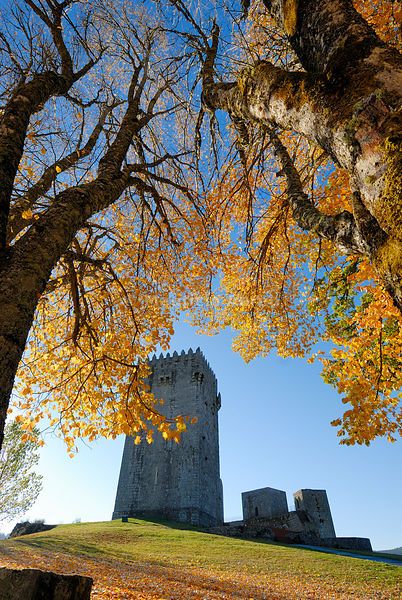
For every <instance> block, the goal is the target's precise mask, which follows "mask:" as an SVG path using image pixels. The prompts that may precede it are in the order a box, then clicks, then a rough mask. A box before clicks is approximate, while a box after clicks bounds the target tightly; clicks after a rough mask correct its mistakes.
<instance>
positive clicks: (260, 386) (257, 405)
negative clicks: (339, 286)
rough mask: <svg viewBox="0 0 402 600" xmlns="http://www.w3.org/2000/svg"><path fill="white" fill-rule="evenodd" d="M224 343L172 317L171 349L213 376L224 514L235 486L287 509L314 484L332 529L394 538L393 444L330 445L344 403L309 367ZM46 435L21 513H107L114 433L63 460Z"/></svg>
mask: <svg viewBox="0 0 402 600" xmlns="http://www.w3.org/2000/svg"><path fill="white" fill-rule="evenodd" d="M230 344H231V336H230V333H229V332H224V333H222V334H220V335H217V336H213V337H206V336H198V335H196V333H195V330H194V329H193V328H191V327H190V326H189V325H186V324H180V326H179V327H178V328H177V332H176V334H175V336H174V338H173V341H172V345H171V348H172V350H177V351H180V350H182V349H185V350H187V349H188V348H189V347H190V346H191V347H192V348H193V349H195V348H196V347H197V346H200V347H201V349H202V351H203V352H204V354H205V356H206V358H207V359H208V361H209V362H210V365H211V367H212V369H213V371H214V372H215V374H216V376H217V378H218V386H219V390H220V392H221V394H222V408H221V411H220V457H221V477H222V480H223V488H224V499H225V519H226V520H234V519H238V518H241V499H240V494H241V492H242V491H246V490H251V489H256V488H260V487H266V486H269V487H274V488H278V489H281V490H285V491H286V492H287V495H288V503H289V505H290V507H291V508H293V499H292V494H293V492H295V491H296V490H298V489H300V488H320V489H323V488H324V489H326V490H327V493H328V498H329V502H330V505H331V509H332V515H333V519H334V524H335V529H336V533H337V535H339V536H362V537H370V538H371V541H372V544H373V548H374V549H378V550H383V549H388V548H393V547H396V546H401V545H402V519H401V518H400V508H399V507H400V498H401V497H402V478H401V464H402V443H401V442H397V443H395V444H390V443H388V442H385V441H382V440H378V441H376V442H374V443H373V444H372V445H371V446H370V447H358V446H356V447H343V446H340V445H339V442H338V438H337V436H336V430H335V429H334V428H333V427H331V426H330V425H329V422H330V420H331V419H333V418H335V417H336V416H338V415H340V414H341V412H342V409H344V406H343V405H342V403H341V400H340V398H339V396H338V395H337V394H336V392H335V391H334V390H333V389H332V388H330V387H329V386H327V385H325V384H324V383H323V382H322V380H321V378H320V376H319V366H318V365H317V366H315V365H307V364H306V363H305V362H304V361H301V360H293V359H292V360H291V359H288V360H284V359H279V358H276V357H269V358H264V359H262V358H261V359H256V360H254V361H253V362H252V363H250V364H248V365H246V364H245V363H244V361H243V360H242V359H241V357H240V356H239V355H237V354H235V353H234V352H232V350H231V347H230ZM46 442H47V444H46V447H45V448H43V449H42V452H41V461H40V465H39V469H38V470H39V471H40V472H41V473H42V475H44V488H43V491H42V493H41V495H40V497H39V498H38V500H37V502H36V504H35V505H34V506H33V507H32V508H31V510H30V511H29V513H27V515H26V516H27V517H29V518H30V519H41V518H42V519H45V520H46V522H48V523H69V522H71V521H73V520H74V519H78V518H79V519H81V520H82V521H98V520H108V519H110V518H111V514H112V511H113V506H114V498H115V494H116V487H117V479H118V475H119V469H120V461H121V455H122V450H123V442H124V439H123V437H120V438H119V439H117V440H115V441H109V440H99V441H98V442H96V443H94V444H92V445H91V446H84V445H81V450H80V452H79V454H78V455H77V456H76V457H75V458H73V459H70V458H68V457H67V454H66V451H65V448H64V445H63V443H62V442H61V441H60V440H57V439H55V438H54V437H48V438H47V440H46ZM19 520H21V519H19ZM11 526H12V524H10V525H7V524H3V525H1V529H2V530H3V531H6V532H9V531H10V529H11Z"/></svg>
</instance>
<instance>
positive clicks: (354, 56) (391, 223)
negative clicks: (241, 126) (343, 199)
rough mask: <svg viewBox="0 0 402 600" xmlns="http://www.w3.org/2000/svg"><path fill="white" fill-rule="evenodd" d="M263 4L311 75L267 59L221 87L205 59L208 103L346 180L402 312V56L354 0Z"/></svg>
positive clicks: (358, 217) (280, 0)
mask: <svg viewBox="0 0 402 600" xmlns="http://www.w3.org/2000/svg"><path fill="white" fill-rule="evenodd" d="M265 3H266V5H267V6H268V8H269V9H270V10H271V12H272V13H273V15H274V16H275V18H276V20H277V22H278V24H279V25H281V26H282V27H283V29H284V30H285V32H286V33H287V35H288V37H289V40H290V43H291V44H292V46H293V49H294V50H295V52H296V54H297V56H298V57H299V60H300V62H301V63H302V65H303V67H304V68H305V70H306V72H305V73H300V72H297V73H296V72H287V71H285V70H283V69H280V68H277V67H275V66H273V65H272V64H270V63H268V62H265V61H261V62H260V63H258V64H256V65H255V66H254V68H251V69H250V68H247V69H245V70H244V71H243V72H242V73H241V74H240V76H239V78H238V80H237V81H236V82H233V83H225V84H219V83H218V84H215V83H214V81H213V77H212V66H213V63H212V64H211V61H210V64H209V65H208V60H207V61H206V68H204V73H203V75H204V77H203V80H204V102H205V103H206V105H207V106H208V107H209V108H211V109H213V110H215V109H223V110H226V111H227V112H228V113H229V114H230V115H231V116H232V117H233V118H234V119H240V120H243V121H253V122H259V123H262V124H264V125H267V126H272V124H276V125H278V126H280V127H281V128H283V129H291V130H293V131H295V132H298V133H301V134H303V135H305V136H306V137H307V138H308V139H310V140H312V141H313V142H314V143H315V144H317V145H319V146H321V147H322V148H323V149H324V150H325V151H326V152H327V153H328V154H329V155H330V156H331V157H332V158H333V160H334V161H335V162H336V163H337V164H339V165H340V166H341V167H343V168H345V169H346V170H347V171H348V172H349V173H350V175H351V181H352V185H353V186H354V188H355V190H357V192H358V193H359V197H360V200H361V203H362V206H363V209H364V210H362V211H357V212H355V214H354V219H355V221H356V226H357V228H358V229H359V230H360V231H361V232H365V235H366V243H367V247H368V248H369V252H368V254H369V257H370V259H371V261H372V263H373V264H374V266H375V268H376V269H377V272H378V274H379V276H380V277H381V279H382V281H383V283H384V285H385V286H386V288H387V289H388V291H389V293H390V294H391V296H392V298H393V300H394V302H395V304H396V305H397V306H398V308H399V309H400V310H401V311H402V195H401V189H402V175H401V170H402V169H401V167H402V164H401V160H402V159H401V156H402V147H401V145H402V119H401V113H400V106H401V93H402V61H401V57H400V55H399V54H398V52H397V51H396V50H394V49H392V48H388V47H387V46H385V45H384V43H383V42H382V41H381V40H379V39H378V38H377V36H376V35H375V33H374V32H373V30H372V29H371V28H370V27H369V26H368V25H367V23H366V22H365V21H364V20H363V19H362V17H361V16H360V15H359V14H358V13H357V12H356V11H355V10H354V9H353V6H352V3H351V2H350V1H349V0H299V1H297V0H286V1H285V0H274V1H272V2H271V1H268V0H266V2H265ZM211 48H212V47H211ZM209 66H210V67H211V68H210V69H209V72H208V67H209ZM319 218H320V215H319V213H317V219H319ZM359 220H360V222H359ZM381 234H382V235H381ZM350 251H351V252H355V248H353V247H351V248H350Z"/></svg>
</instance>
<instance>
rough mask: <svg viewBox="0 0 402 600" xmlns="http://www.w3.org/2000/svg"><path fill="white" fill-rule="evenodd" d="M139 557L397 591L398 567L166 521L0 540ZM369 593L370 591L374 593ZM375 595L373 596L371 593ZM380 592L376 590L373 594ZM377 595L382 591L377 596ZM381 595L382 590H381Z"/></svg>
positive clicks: (88, 526) (401, 572)
mask: <svg viewBox="0 0 402 600" xmlns="http://www.w3.org/2000/svg"><path fill="white" fill-rule="evenodd" d="M3 545H4V547H5V548H7V547H10V548H13V549H15V550H18V548H32V549H38V550H46V551H52V552H64V553H67V554H73V555H81V556H87V557H90V558H106V559H117V560H119V561H122V562H124V563H133V562H142V563H147V564H154V565H159V566H169V567H170V568H171V567H172V566H174V567H177V568H178V569H180V568H182V569H184V568H191V567H197V568H201V569H205V570H208V572H210V573H211V572H214V573H216V572H218V573H219V572H220V573H226V574H233V575H235V574H236V573H242V574H246V575H250V576H253V577H255V578H257V579H258V578H259V577H260V576H261V577H274V578H283V577H296V578H298V579H300V580H303V579H306V581H307V580H308V581H315V582H317V581H319V582H323V583H324V584H325V585H326V586H329V588H330V589H342V590H345V589H350V586H351V585H353V586H354V587H353V589H355V590H357V591H359V590H360V591H361V590H362V589H367V588H368V587H369V588H370V589H373V590H380V591H381V593H386V592H387V591H389V594H390V595H389V596H387V597H390V598H398V597H399V593H398V590H399V586H400V585H401V583H402V567H401V566H398V565H388V564H384V563H376V562H371V561H367V560H359V559H355V558H349V557H343V556H336V555H333V554H325V553H323V552H314V551H311V550H305V549H300V548H294V547H291V546H285V545H281V544H275V543H268V542H258V541H250V540H243V539H238V538H228V537H223V536H217V535H211V534H207V533H204V532H201V531H197V530H196V529H188V528H186V529H185V528H184V527H181V526H179V525H175V524H171V523H170V524H168V523H166V522H158V523H156V522H145V521H139V520H136V519H130V520H129V522H128V523H122V522H121V521H111V522H105V523H80V524H73V525H60V526H58V527H57V528H55V529H52V530H51V531H47V532H44V533H39V534H35V535H31V536H24V537H21V538H17V539H13V540H7V541H5V542H0V549H1V546H3ZM363 597H366V596H363ZM373 597H374V596H373ZM376 597H377V596H376ZM378 597H379V596H378ZM381 597H382V596H381ZM384 597H385V596H384Z"/></svg>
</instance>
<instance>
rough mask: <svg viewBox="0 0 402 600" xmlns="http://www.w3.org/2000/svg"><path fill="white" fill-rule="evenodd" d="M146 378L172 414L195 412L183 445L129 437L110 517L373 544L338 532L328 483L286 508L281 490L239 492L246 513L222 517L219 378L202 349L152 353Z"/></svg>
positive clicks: (295, 539)
mask: <svg viewBox="0 0 402 600" xmlns="http://www.w3.org/2000/svg"><path fill="white" fill-rule="evenodd" d="M150 364H151V367H152V372H151V375H150V377H149V380H148V383H149V385H150V389H151V392H152V393H153V394H154V396H155V398H157V399H163V400H164V404H163V406H162V408H161V412H163V413H164V414H165V416H167V417H169V418H173V417H175V416H178V415H189V416H191V417H197V422H196V423H195V424H193V425H191V426H189V427H188V429H187V431H186V433H185V434H184V435H183V436H182V440H181V442H180V444H176V443H175V442H174V441H165V440H164V439H163V438H162V436H156V438H155V441H154V442H153V444H151V445H148V444H147V443H146V441H145V440H143V441H142V442H141V443H140V444H139V445H136V444H134V439H133V438H132V437H130V436H127V437H126V441H125V445H124V451H123V459H122V464H121V470H120V477H119V483H118V487H117V495H116V502H115V507H114V512H113V517H112V518H113V519H118V518H124V517H138V518H144V519H153V518H164V519H168V520H173V521H180V522H184V523H190V524H192V525H198V526H202V527H208V528H209V531H211V532H213V533H219V534H223V535H232V536H240V537H250V538H256V537H258V538H261V537H263V538H266V539H271V540H277V541H282V542H285V543H299V544H313V545H320V546H324V547H333V548H343V549H355V550H371V544H370V540H369V539H367V538H339V537H338V538H337V537H336V534H335V529H334V524H333V521H332V516H331V509H330V506H329V502H328V498H327V493H326V491H325V490H311V489H302V490H299V491H298V492H295V494H294V495H293V497H294V502H295V510H293V511H289V509H288V503H287V499H286V493H285V492H284V491H282V490H276V489H273V488H270V487H265V488H261V489H257V490H251V491H247V492H243V493H242V504H243V520H242V521H236V522H231V523H224V522H223V494H222V482H221V479H220V474H219V438H218V411H219V409H220V406H221V399H220V394H218V391H217V381H216V377H215V375H214V373H213V372H212V370H211V368H210V366H209V364H208V362H207V361H206V359H205V357H204V355H203V354H202V352H201V350H200V349H199V348H197V350H196V351H195V352H193V351H192V350H191V349H190V350H189V351H188V352H187V353H185V352H184V351H182V353H181V354H180V355H179V354H177V352H174V353H173V355H172V356H170V354H169V353H168V354H167V355H166V356H165V357H164V356H163V355H162V354H161V355H160V357H159V358H158V359H157V358H156V357H155V356H154V357H153V359H152V360H151V362H150Z"/></svg>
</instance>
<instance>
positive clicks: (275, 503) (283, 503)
mask: <svg viewBox="0 0 402 600" xmlns="http://www.w3.org/2000/svg"><path fill="white" fill-rule="evenodd" d="M241 499H242V505H243V519H244V520H245V521H248V520H249V519H255V518H264V519H272V518H273V517H279V516H280V515H284V514H287V512H288V502H287V500H286V492H283V491H281V490H276V489H274V488H270V487H265V488H261V489H258V490H250V491H248V492H243V493H242V495H241Z"/></svg>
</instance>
